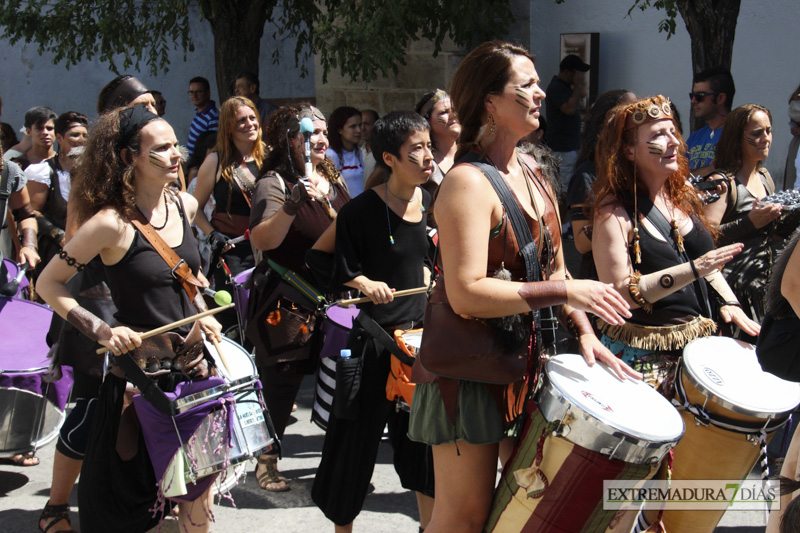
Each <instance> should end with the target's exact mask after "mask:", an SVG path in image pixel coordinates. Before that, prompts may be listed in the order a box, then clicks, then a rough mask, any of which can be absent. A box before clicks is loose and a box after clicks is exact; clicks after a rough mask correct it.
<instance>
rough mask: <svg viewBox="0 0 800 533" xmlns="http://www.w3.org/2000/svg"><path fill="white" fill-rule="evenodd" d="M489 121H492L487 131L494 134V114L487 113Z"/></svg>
mask: <svg viewBox="0 0 800 533" xmlns="http://www.w3.org/2000/svg"><path fill="white" fill-rule="evenodd" d="M489 121H490V122H491V123H492V125H491V127H490V128H489V132H490V133H491V134H492V135H494V134H495V133H497V123H496V122H495V121H494V116H493V115H492V114H491V113H489Z"/></svg>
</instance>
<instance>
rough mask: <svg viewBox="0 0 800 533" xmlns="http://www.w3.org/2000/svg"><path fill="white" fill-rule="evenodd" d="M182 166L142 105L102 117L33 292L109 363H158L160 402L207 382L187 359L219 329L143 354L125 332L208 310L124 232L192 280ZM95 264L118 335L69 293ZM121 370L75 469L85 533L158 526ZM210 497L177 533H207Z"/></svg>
mask: <svg viewBox="0 0 800 533" xmlns="http://www.w3.org/2000/svg"><path fill="white" fill-rule="evenodd" d="M179 165H180V152H179V151H178V142H177V139H176V138H175V133H174V132H173V130H172V128H171V127H170V126H169V124H167V122H165V121H164V120H162V119H160V118H159V117H158V116H157V115H154V114H152V113H150V112H149V111H147V110H146V109H145V107H144V106H135V107H131V108H126V109H123V110H115V111H112V112H109V113H107V114H105V115H103V116H101V117H100V118H99V119H98V122H97V123H96V125H95V126H94V128H93V130H92V133H91V135H90V137H89V141H88V144H87V148H86V152H85V154H84V155H83V157H82V158H81V160H80V161H79V163H78V165H77V167H76V168H75V170H74V172H75V174H76V178H77V180H76V189H75V190H74V198H75V200H76V203H75V209H76V215H77V216H76V218H77V221H78V223H79V225H80V229H79V230H78V231H77V233H76V234H75V236H74V237H73V238H72V240H70V241H69V242H68V243H67V245H66V246H65V247H64V250H63V252H62V253H61V254H59V255H58V259H54V260H53V261H51V263H50V264H49V265H48V267H47V268H46V269H45V271H44V272H43V273H42V276H41V277H40V279H39V282H38V284H37V288H38V289H39V291H40V294H41V295H42V297H43V298H45V300H46V301H47V302H48V303H49V304H50V305H51V306H52V307H53V309H54V310H55V311H56V312H57V313H59V314H60V315H61V316H62V317H64V318H65V319H66V320H67V321H69V322H70V323H71V324H73V325H74V326H75V327H76V328H77V329H78V330H79V331H81V332H83V333H84V334H85V335H87V336H88V337H90V338H92V339H93V340H95V341H96V342H98V343H100V344H102V345H103V346H106V347H108V348H109V350H110V351H111V352H113V354H114V355H115V356H119V355H120V354H124V353H128V352H131V353H132V354H133V355H134V357H138V356H139V355H141V353H142V350H144V349H145V348H149V349H150V351H149V353H148V355H149V356H150V358H148V359H147V360H146V361H144V362H145V363H146V366H147V369H148V370H150V371H152V369H150V367H152V365H153V363H156V368H155V370H156V372H157V373H158V374H160V375H159V376H158V377H157V378H156V382H157V384H158V385H159V387H160V388H161V389H162V390H165V391H169V390H172V389H174V388H175V386H176V385H177V384H178V383H179V382H181V381H186V380H189V379H194V380H198V379H202V378H203V377H205V376H207V375H208V372H209V369H208V366H207V364H206V362H205V360H204V359H203V357H202V355H200V356H197V355H196V352H195V351H194V350H193V348H194V347H195V346H196V345H197V343H200V342H202V337H201V333H205V334H206V335H209V336H213V337H217V338H219V332H220V330H221V327H220V325H219V323H218V322H217V321H216V320H214V319H213V318H205V319H202V320H199V321H197V322H195V323H194V324H193V325H192V326H191V327H189V326H184V327H182V328H180V329H178V330H176V331H175V332H170V333H168V334H165V335H167V337H153V338H152V339H157V341H156V342H152V341H151V340H150V339H148V340H147V341H144V344H143V341H142V340H141V339H140V337H139V335H138V333H137V332H136V331H134V330H133V329H131V328H135V329H137V330H140V331H141V330H147V329H152V328H155V327H158V326H161V325H164V324H168V323H171V322H173V321H176V320H179V319H182V318H185V317H187V316H189V315H192V314H195V312H196V311H197V310H199V309H202V308H204V304H203V303H202V296H201V294H200V293H198V296H196V297H195V298H194V301H190V299H189V297H188V296H187V293H186V291H185V290H184V288H183V287H182V286H181V284H180V283H179V282H178V281H177V280H176V279H175V278H174V277H173V276H172V273H171V269H170V267H169V266H168V265H167V263H166V261H165V260H164V259H162V257H161V256H160V254H159V253H158V252H156V250H155V249H154V248H153V246H152V245H150V244H149V242H148V241H147V239H146V238H145V237H144V236H143V234H141V233H140V232H139V230H137V229H135V228H134V226H133V224H132V222H131V221H132V220H133V219H135V218H138V219H142V218H143V219H144V220H145V221H147V222H146V223H147V224H148V225H149V226H150V227H151V228H152V230H154V232H155V233H156V234H157V235H158V236H159V237H160V238H161V239H163V241H164V242H166V243H167V246H169V247H171V248H172V250H173V251H174V252H175V253H176V254H177V255H178V256H179V257H181V258H182V259H183V260H184V261H185V262H186V263H187V264H188V266H189V267H190V268H191V270H192V271H193V272H197V271H198V269H199V266H200V258H199V255H198V253H197V244H196V242H195V239H194V237H193V236H192V232H191V229H190V226H189V224H190V223H191V221H192V219H193V218H194V215H195V212H196V211H197V202H196V201H195V200H194V199H193V198H192V197H191V196H189V195H187V194H184V193H174V192H172V191H171V189H170V186H171V185H172V184H173V183H174V182H175V180H176V179H177V177H178V168H179ZM98 255H99V256H100V258H101V260H102V261H103V264H104V265H105V268H106V273H107V275H108V285H109V287H110V289H111V294H112V297H113V300H114V304H115V305H116V307H117V309H118V312H117V314H116V318H117V320H118V321H119V322H120V323H121V324H125V325H120V326H117V327H111V326H109V325H108V324H106V323H104V322H103V321H102V320H100V319H99V318H98V317H97V316H95V315H93V314H92V313H90V312H89V311H87V310H86V309H84V308H82V307H80V306H79V305H77V302H76V301H75V299H74V298H72V296H71V295H70V293H69V290H68V289H67V287H66V286H65V283H66V282H67V281H68V280H69V279H70V278H71V277H72V276H73V275H74V274H75V273H76V271H77V270H80V269H82V268H83V266H84V265H85V264H86V263H88V262H89V261H90V260H92V258H94V257H95V256H98ZM193 304H194V306H193ZM128 326H130V327H128ZM159 341H161V342H159ZM140 347H141V350H140ZM176 354H179V355H178V357H175V356H176ZM153 358H154V359H153ZM181 358H182V359H181ZM114 359H115V358H112V361H111V362H112V366H113V367H115V366H116V365H113V362H114ZM165 361H169V364H166V363H165ZM159 363H160V364H159ZM179 368H181V369H182V370H179ZM167 369H169V370H167ZM118 370H119V369H117V368H113V369H112V373H110V374H108V375H106V378H105V381H104V382H103V386H102V389H101V391H100V397H99V399H98V403H97V407H96V411H95V415H94V417H95V418H94V425H93V428H92V434H91V437H90V439H89V446H88V449H87V451H86V456H85V459H84V463H83V468H82V470H81V484H80V493H79V503H80V510H81V513H80V518H81V531H84V532H87V533H89V532H95V531H103V532H108V531H146V530H147V529H149V528H150V527H152V525H153V523H154V521H157V517H156V518H155V519H154V518H153V513H152V512H151V510H152V508H153V504H154V502H155V501H156V498H157V492H156V490H157V486H156V479H155V475H154V472H153V467H152V465H151V464H150V459H149V455H148V452H147V450H146V449H145V446H144V441H143V438H142V436H141V432H140V431H138V430H139V424H138V422H137V420H136V416H135V414H134V411H133V410H131V409H127V407H129V405H130V402H129V400H126V394H125V390H126V380H125V379H124V378H123V377H118V376H120V375H121V373H120V372H118ZM209 494H210V490H206V491H205V493H204V494H202V495H201V496H200V497H199V498H198V499H197V502H184V503H181V505H180V522H181V528H182V529H183V530H185V531H192V532H202V531H208V528H209V525H208V520H207V516H208V515H207V513H208V511H209V504H208V495H209ZM194 503H198V505H194Z"/></svg>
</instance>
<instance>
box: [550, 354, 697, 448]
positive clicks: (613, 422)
mask: <svg viewBox="0 0 800 533" xmlns="http://www.w3.org/2000/svg"><path fill="white" fill-rule="evenodd" d="M545 371H546V373H547V378H548V380H549V381H550V383H551V384H552V386H553V387H555V388H556V389H557V390H558V391H559V392H560V393H561V394H562V395H563V396H564V397H565V398H566V399H567V400H568V401H569V402H571V403H572V404H574V405H577V406H579V407H580V408H581V409H582V410H583V411H584V412H586V413H588V414H590V415H591V416H593V417H594V418H596V419H598V420H600V421H601V422H603V423H604V424H606V425H608V426H611V427H612V428H614V429H617V430H619V431H622V432H623V433H626V434H628V435H632V436H634V437H638V438H640V439H642V440H646V441H650V442H665V441H671V440H677V439H679V438H680V437H681V435H683V432H684V425H683V420H682V419H681V416H680V414H679V413H678V411H677V410H676V409H675V408H674V407H673V406H672V404H671V403H670V402H669V401H667V399H666V398H664V397H663V396H661V395H660V394H659V393H657V392H656V391H655V390H654V389H653V388H652V387H650V386H649V385H647V384H646V383H644V382H643V381H634V380H632V379H627V380H625V381H621V380H620V379H619V378H617V377H616V376H615V375H614V374H613V373H612V372H611V371H610V370H609V369H608V368H607V367H606V366H605V365H604V364H603V363H599V362H598V363H596V364H595V365H594V366H589V365H588V364H587V363H586V361H585V360H584V359H583V356H581V355H578V354H560V355H556V356H554V357H552V358H550V360H549V361H548V362H547V365H546V366H545Z"/></svg>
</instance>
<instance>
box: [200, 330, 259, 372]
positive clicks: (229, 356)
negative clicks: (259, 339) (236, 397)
mask: <svg viewBox="0 0 800 533" xmlns="http://www.w3.org/2000/svg"><path fill="white" fill-rule="evenodd" d="M219 346H220V348H222V354H223V355H224V364H223V358H222V357H221V356H220V354H219V352H217V348H216V347H215V346H214V344H213V343H211V342H209V341H206V348H207V349H208V351H209V353H210V354H211V357H213V358H214V363H215V364H216V365H217V369H218V370H219V371H220V372H221V373H222V376H223V377H224V378H225V379H226V380H227V381H228V382H231V381H237V380H240V379H245V378H249V377H253V376H257V375H258V372H257V370H256V364H255V363H254V362H253V358H252V357H250V354H249V353H247V350H245V349H244V348H242V347H241V346H240V345H239V344H236V342H234V341H233V340H231V339H229V338H227V337H222V341H220V343H219Z"/></svg>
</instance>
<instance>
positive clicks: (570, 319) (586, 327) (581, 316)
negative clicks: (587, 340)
mask: <svg viewBox="0 0 800 533" xmlns="http://www.w3.org/2000/svg"><path fill="white" fill-rule="evenodd" d="M567 325H568V326H569V329H570V331H571V332H572V334H573V335H575V337H580V336H581V335H587V334H589V333H591V334H592V335H594V330H593V329H592V323H591V321H589V317H588V316H586V313H584V312H583V311H579V310H577V309H575V310H573V311H572V312H571V313H570V314H569V315H567Z"/></svg>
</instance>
